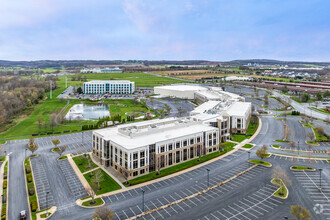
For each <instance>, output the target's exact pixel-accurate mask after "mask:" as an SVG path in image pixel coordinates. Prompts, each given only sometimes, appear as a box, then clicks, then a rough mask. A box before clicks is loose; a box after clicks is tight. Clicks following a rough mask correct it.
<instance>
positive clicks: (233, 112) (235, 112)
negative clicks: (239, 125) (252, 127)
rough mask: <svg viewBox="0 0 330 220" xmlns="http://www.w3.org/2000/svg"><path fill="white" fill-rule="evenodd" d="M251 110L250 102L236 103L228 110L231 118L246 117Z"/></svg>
mask: <svg viewBox="0 0 330 220" xmlns="http://www.w3.org/2000/svg"><path fill="white" fill-rule="evenodd" d="M249 108H251V103H250V102H234V103H233V104H232V105H231V106H230V107H229V108H228V109H227V111H226V112H227V114H229V115H230V116H242V117H243V116H245V113H246V112H247V111H248V109H249Z"/></svg>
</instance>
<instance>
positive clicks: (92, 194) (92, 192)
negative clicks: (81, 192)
mask: <svg viewBox="0 0 330 220" xmlns="http://www.w3.org/2000/svg"><path fill="white" fill-rule="evenodd" d="M94 182H95V181H94V180H93V179H92V180H91V182H90V183H89V185H90V187H87V189H86V191H87V194H88V195H89V196H90V197H92V201H91V202H90V204H95V196H96V194H97V192H98V191H99V188H98V186H97V185H96V184H95V183H94Z"/></svg>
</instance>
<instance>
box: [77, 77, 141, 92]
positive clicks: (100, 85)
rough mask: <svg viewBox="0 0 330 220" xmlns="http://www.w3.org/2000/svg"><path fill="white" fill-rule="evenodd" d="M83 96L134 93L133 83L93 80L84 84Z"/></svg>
mask: <svg viewBox="0 0 330 220" xmlns="http://www.w3.org/2000/svg"><path fill="white" fill-rule="evenodd" d="M83 91H84V93H85V94H104V93H109V94H131V93H133V92H134V91H135V83H134V82H131V81H128V80H93V81H90V82H85V83H84V86H83Z"/></svg>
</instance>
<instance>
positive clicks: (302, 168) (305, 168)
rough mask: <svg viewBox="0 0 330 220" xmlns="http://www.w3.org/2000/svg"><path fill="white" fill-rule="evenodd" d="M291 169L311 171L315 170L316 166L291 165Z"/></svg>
mask: <svg viewBox="0 0 330 220" xmlns="http://www.w3.org/2000/svg"><path fill="white" fill-rule="evenodd" d="M290 169H291V170H301V171H302V170H310V171H314V170H315V168H312V167H303V166H292V167H290Z"/></svg>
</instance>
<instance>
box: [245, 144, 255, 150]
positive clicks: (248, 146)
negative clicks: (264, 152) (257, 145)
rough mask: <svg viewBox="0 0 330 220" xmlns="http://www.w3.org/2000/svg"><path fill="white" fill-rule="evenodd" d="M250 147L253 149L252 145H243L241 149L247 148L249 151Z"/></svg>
mask: <svg viewBox="0 0 330 220" xmlns="http://www.w3.org/2000/svg"><path fill="white" fill-rule="evenodd" d="M252 147H253V145H252V144H245V145H244V146H243V148H248V149H250V148H252Z"/></svg>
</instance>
